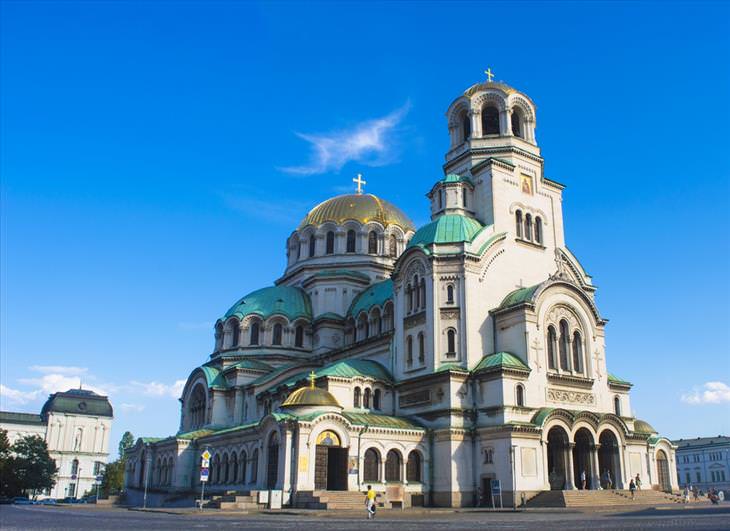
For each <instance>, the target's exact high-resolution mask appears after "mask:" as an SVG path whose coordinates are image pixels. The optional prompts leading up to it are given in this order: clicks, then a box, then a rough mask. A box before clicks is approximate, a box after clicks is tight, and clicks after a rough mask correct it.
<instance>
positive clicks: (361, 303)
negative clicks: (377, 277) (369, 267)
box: [347, 279, 393, 317]
mask: <svg viewBox="0 0 730 531" xmlns="http://www.w3.org/2000/svg"><path fill="white" fill-rule="evenodd" d="M392 298H393V281H392V280H391V279H387V280H383V281H381V282H376V283H375V284H372V285H371V286H370V287H368V288H367V289H366V290H365V291H363V292H362V293H360V294H359V295H358V296H357V297H355V299H354V300H353V301H352V304H350V309H349V310H348V311H347V315H350V316H352V317H357V315H358V314H359V313H360V312H362V311H365V312H367V311H368V310H370V308H372V307H373V306H381V307H382V306H383V304H385V303H386V301H388V300H390V299H392Z"/></svg>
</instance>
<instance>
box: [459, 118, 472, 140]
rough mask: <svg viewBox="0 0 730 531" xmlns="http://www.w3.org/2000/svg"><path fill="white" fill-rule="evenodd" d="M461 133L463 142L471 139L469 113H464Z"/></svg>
mask: <svg viewBox="0 0 730 531" xmlns="http://www.w3.org/2000/svg"><path fill="white" fill-rule="evenodd" d="M461 132H462V135H463V136H462V141H463V142H466V141H467V140H469V137H470V136H471V117H470V116H469V113H468V112H466V111H465V112H464V114H463V116H462V117H461Z"/></svg>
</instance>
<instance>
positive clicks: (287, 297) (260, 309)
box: [223, 285, 312, 321]
mask: <svg viewBox="0 0 730 531" xmlns="http://www.w3.org/2000/svg"><path fill="white" fill-rule="evenodd" d="M251 314H256V315H258V316H259V317H261V318H262V319H267V318H269V317H271V316H272V315H277V314H278V315H283V316H285V317H286V318H288V319H289V320H290V321H293V320H294V319H298V318H300V317H304V318H306V319H309V320H311V319H312V304H311V302H310V300H309V296H308V295H307V293H306V292H305V291H304V290H302V289H300V288H295V287H293V286H283V285H282V286H270V287H268V288H263V289H259V290H256V291H254V292H252V293H249V294H248V295H246V296H245V297H243V298H242V299H240V300H239V301H238V302H236V304H234V305H233V306H231V308H230V309H229V310H228V311H227V312H226V314H225V315H224V316H223V319H228V318H229V317H231V316H236V317H238V318H239V319H241V318H243V317H245V316H247V315H251Z"/></svg>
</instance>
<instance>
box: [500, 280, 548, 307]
mask: <svg viewBox="0 0 730 531" xmlns="http://www.w3.org/2000/svg"><path fill="white" fill-rule="evenodd" d="M539 287H540V284H535V285H534V286H529V287H526V288H519V289H516V290H514V291H513V292H511V293H510V294H509V295H507V296H506V297H505V298H504V300H503V301H502V304H500V305H499V307H500V308H509V307H510V306H516V305H517V304H521V303H523V302H528V301H530V300H532V296H533V295H534V294H535V292H536V291H537V288H539Z"/></svg>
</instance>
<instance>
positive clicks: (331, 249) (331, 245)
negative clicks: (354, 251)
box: [325, 231, 335, 254]
mask: <svg viewBox="0 0 730 531" xmlns="http://www.w3.org/2000/svg"><path fill="white" fill-rule="evenodd" d="M326 241H327V246H326V247H327V248H326V250H325V252H326V253H327V254H334V253H335V233H334V232H333V231H329V232H328V233H327V240H326Z"/></svg>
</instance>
